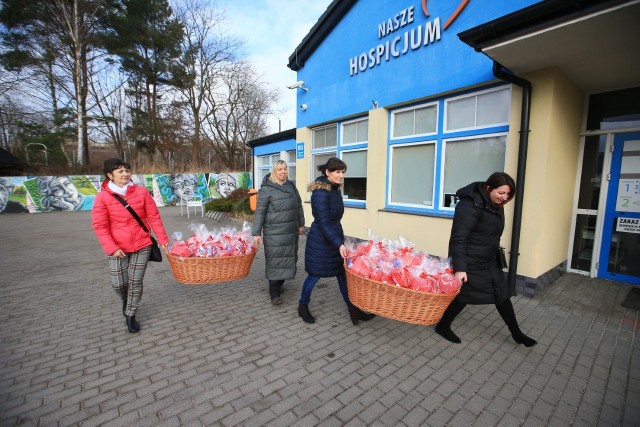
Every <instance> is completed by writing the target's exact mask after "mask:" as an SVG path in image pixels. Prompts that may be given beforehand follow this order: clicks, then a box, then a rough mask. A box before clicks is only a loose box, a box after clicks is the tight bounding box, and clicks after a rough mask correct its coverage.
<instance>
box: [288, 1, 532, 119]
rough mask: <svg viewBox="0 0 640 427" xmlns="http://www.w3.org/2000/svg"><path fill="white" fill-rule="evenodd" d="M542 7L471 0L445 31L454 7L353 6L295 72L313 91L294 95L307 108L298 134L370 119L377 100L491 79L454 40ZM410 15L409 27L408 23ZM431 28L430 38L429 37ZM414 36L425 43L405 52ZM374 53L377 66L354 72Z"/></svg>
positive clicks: (479, 58)
mask: <svg viewBox="0 0 640 427" xmlns="http://www.w3.org/2000/svg"><path fill="white" fill-rule="evenodd" d="M537 2H538V0H511V1H508V2H505V1H491V0H474V1H471V2H468V4H467V5H466V7H464V9H463V10H462V11H461V12H460V14H459V15H458V16H457V18H456V19H455V20H454V21H452V24H451V25H450V26H448V27H447V28H445V24H446V22H447V20H448V19H449V18H451V17H452V15H453V13H454V11H455V9H456V6H457V3H456V4H454V2H450V1H431V2H424V3H425V7H427V8H428V13H429V16H426V14H425V13H424V11H423V8H422V3H423V2H421V1H420V0H410V1H408V2H400V3H399V2H390V1H388V0H367V1H358V2H356V3H355V4H354V5H353V7H352V8H351V9H350V10H349V11H348V12H347V13H346V14H345V16H344V17H342V18H341V20H340V22H339V23H338V24H337V25H336V27H335V28H334V29H333V30H332V31H331V33H330V34H329V35H328V36H327V37H326V38H325V39H323V41H322V44H321V45H320V46H318V47H317V48H316V50H315V51H314V52H313V53H312V54H311V56H310V57H309V58H308V59H307V61H306V63H305V64H304V66H303V67H302V68H301V69H300V70H299V71H298V74H297V80H303V81H304V82H305V83H306V87H307V88H308V91H306V92H305V91H302V90H298V91H297V104H296V105H301V104H306V105H307V106H308V109H307V110H305V111H302V110H298V113H297V117H296V120H297V128H301V127H307V126H316V125H318V124H319V123H323V122H327V121H332V120H335V119H336V118H344V117H348V116H352V115H356V114H362V113H365V112H366V111H368V110H369V109H370V108H371V101H372V100H375V101H377V102H378V104H379V105H380V106H385V107H386V106H389V105H392V104H399V103H403V102H407V101H409V100H412V99H415V98H417V97H421V96H432V95H435V94H442V93H446V92H449V91H456V90H458V88H463V87H471V86H473V85H475V84H477V83H480V82H487V81H490V80H492V79H493V75H492V71H491V67H492V61H491V59H489V58H488V57H487V56H485V55H482V54H479V53H477V52H475V51H474V50H473V49H472V48H471V47H469V46H467V45H466V44H464V43H463V42H462V41H461V40H460V39H459V38H458V36H457V34H458V33H459V32H461V31H463V30H465V29H468V28H471V27H474V26H476V25H478V24H479V23H483V22H487V21H490V20H492V19H495V18H497V17H500V16H503V15H505V14H507V13H510V12H513V11H515V10H518V9H522V8H524V7H526V6H529V5H531V4H533V3H537ZM409 13H411V14H412V15H411V17H412V22H407V21H408V20H409V15H408V14H409ZM403 18H404V19H403ZM389 22H390V23H391V25H392V26H394V27H393V28H394V29H392V30H391V31H387V32H386V33H385V34H381V32H380V26H383V27H385V25H384V24H385V23H387V24H388V23H389ZM403 22H404V23H405V24H406V25H402V23H403ZM386 28H388V27H386ZM427 28H429V29H430V31H432V35H433V37H431V36H430V37H429V38H427V37H425V31H426V29H427ZM436 28H437V29H439V31H438V37H435V29H436ZM418 31H420V33H418ZM418 34H419V35H420V37H418ZM411 37H414V39H420V40H421V43H420V44H419V46H418V47H415V48H409V49H407V50H406V51H404V47H405V41H407V40H410V39H411ZM427 39H428V40H429V41H428V42H427V43H425V40H427ZM393 46H395V48H396V50H398V51H401V53H400V54H398V55H397V56H396V55H393V54H391V53H390V52H391V51H392V50H393V49H394V47H393ZM377 49H381V51H380V52H381V56H380V59H379V61H376V62H372V63H373V64H376V65H371V66H367V67H365V69H362V70H360V69H358V70H357V72H353V68H352V65H351V64H352V61H354V59H356V58H361V57H363V56H364V57H365V58H367V64H369V57H370V55H371V57H373V58H377V52H378V51H377Z"/></svg>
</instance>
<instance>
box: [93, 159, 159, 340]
mask: <svg viewBox="0 0 640 427" xmlns="http://www.w3.org/2000/svg"><path fill="white" fill-rule="evenodd" d="M104 174H105V176H106V177H107V179H105V180H104V182H103V183H102V191H101V192H99V193H98V195H97V196H96V198H95V201H94V204H93V210H92V212H91V221H92V225H93V230H94V232H95V233H96V236H98V240H99V241H100V245H101V246H102V249H104V251H105V252H106V253H107V255H109V269H110V277H111V286H112V287H113V288H114V289H115V291H116V293H117V294H118V296H119V297H120V298H121V299H122V314H124V316H125V318H126V322H125V323H126V325H127V329H128V330H129V332H131V333H133V332H138V331H139V330H140V325H138V322H136V317H135V316H136V310H137V309H138V305H139V304H140V299H141V298H142V279H143V278H144V273H145V270H146V268H147V262H148V261H149V255H150V253H151V237H150V236H149V234H148V233H147V232H145V231H144V230H143V229H142V227H141V226H140V224H139V223H138V221H137V220H136V219H135V218H134V217H133V216H132V215H131V213H130V212H129V211H128V210H127V209H126V208H125V207H124V205H123V204H122V203H120V202H119V201H118V199H117V198H116V195H118V196H120V197H121V198H122V199H124V200H125V201H126V202H127V204H128V205H129V206H130V207H131V208H133V210H134V211H135V212H136V213H137V214H138V216H139V217H140V219H141V220H142V222H143V223H144V224H145V225H146V226H147V228H148V229H149V228H150V229H151V230H153V232H154V233H155V235H156V237H157V238H158V244H159V245H160V246H162V247H164V249H165V250H166V249H167V244H168V243H169V238H168V237H167V232H166V231H165V230H164V225H162V219H161V218H160V212H158V208H157V207H156V203H155V201H154V200H153V198H152V197H151V194H149V191H148V190H147V189H146V188H144V187H140V186H137V185H134V184H133V182H132V181H131V166H129V164H128V163H126V162H123V161H122V160H120V159H107V160H105V162H104Z"/></svg>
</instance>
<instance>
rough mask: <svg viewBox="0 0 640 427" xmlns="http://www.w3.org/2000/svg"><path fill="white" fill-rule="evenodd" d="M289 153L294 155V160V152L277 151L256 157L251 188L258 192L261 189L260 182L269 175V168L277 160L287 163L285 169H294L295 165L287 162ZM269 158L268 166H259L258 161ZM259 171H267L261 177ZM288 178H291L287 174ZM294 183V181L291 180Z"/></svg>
mask: <svg viewBox="0 0 640 427" xmlns="http://www.w3.org/2000/svg"><path fill="white" fill-rule="evenodd" d="M289 153H293V155H294V159H295V153H296V150H284V151H277V152H275V153H269V154H263V155H260V156H256V157H255V158H256V160H257V161H256V166H255V171H256V175H257V176H256V177H254V184H253V186H254V187H255V189H256V190H259V189H260V188H261V187H262V180H263V179H264V177H265V176H266V175H267V174H269V173H270V172H271V168H272V167H273V163H274V162H276V161H277V160H284V161H285V162H287V169H289V170H291V168H292V167H293V168H295V167H296V163H295V162H294V163H290V162H289V160H290V158H289V155H290V154H289ZM267 157H268V158H269V159H270V160H269V164H268V165H261V164H260V159H264V158H267ZM261 171H267V173H266V174H264V175H262V174H261ZM289 176H291V174H289ZM291 181H293V182H294V183H295V180H291Z"/></svg>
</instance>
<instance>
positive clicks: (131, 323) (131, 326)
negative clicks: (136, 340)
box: [124, 316, 140, 334]
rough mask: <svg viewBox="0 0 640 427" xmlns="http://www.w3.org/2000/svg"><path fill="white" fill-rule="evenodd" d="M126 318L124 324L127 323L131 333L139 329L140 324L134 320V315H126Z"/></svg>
mask: <svg viewBox="0 0 640 427" xmlns="http://www.w3.org/2000/svg"><path fill="white" fill-rule="evenodd" d="M126 318H127V320H125V322H124V323H125V325H127V329H129V332H131V333H132V334H134V333H136V332H139V331H140V325H138V322H136V316H126Z"/></svg>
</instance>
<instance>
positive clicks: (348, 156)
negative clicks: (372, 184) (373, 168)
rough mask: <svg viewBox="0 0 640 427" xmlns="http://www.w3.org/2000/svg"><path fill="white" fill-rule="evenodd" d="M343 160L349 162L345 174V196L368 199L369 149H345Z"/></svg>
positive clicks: (354, 198) (351, 198)
mask: <svg viewBox="0 0 640 427" xmlns="http://www.w3.org/2000/svg"><path fill="white" fill-rule="evenodd" d="M342 161H343V162H345V163H346V164H347V173H346V174H345V175H344V186H343V187H344V194H343V196H344V198H345V199H349V200H366V198H367V150H358V151H343V152H342Z"/></svg>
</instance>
